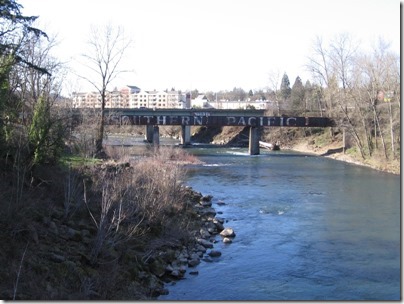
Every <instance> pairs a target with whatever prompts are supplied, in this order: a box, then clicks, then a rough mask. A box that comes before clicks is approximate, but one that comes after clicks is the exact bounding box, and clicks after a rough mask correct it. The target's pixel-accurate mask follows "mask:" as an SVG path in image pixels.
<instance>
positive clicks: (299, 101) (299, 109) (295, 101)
mask: <svg viewBox="0 0 404 304" xmlns="http://www.w3.org/2000/svg"><path fill="white" fill-rule="evenodd" d="M304 97H305V88H304V86H303V83H302V80H301V78H300V77H299V76H297V77H296V80H295V83H294V84H293V87H292V91H291V96H290V98H291V101H292V110H293V111H295V112H296V113H297V114H301V113H303V112H304V111H305V108H306V106H305V101H304Z"/></svg>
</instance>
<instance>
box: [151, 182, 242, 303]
mask: <svg viewBox="0 0 404 304" xmlns="http://www.w3.org/2000/svg"><path fill="white" fill-rule="evenodd" d="M188 189H189V190H190V191H192V192H193V198H194V202H195V204H194V205H193V210H194V212H196V214H197V218H198V221H199V223H200V225H199V226H200V229H199V230H195V231H193V232H192V234H193V240H191V241H190V242H189V244H188V245H187V246H182V247H181V248H174V247H173V248H168V249H167V250H166V251H165V252H162V253H161V254H160V255H159V257H158V258H157V259H154V261H153V262H152V264H151V265H152V267H151V270H152V273H153V274H154V275H155V276H156V277H158V278H159V279H160V280H161V281H163V282H165V283H171V282H173V281H177V280H180V279H182V278H183V277H184V275H185V274H186V272H187V271H188V272H189V274H190V275H198V273H199V271H198V270H197V269H196V266H197V265H199V264H200V263H201V262H202V261H203V262H213V261H214V259H215V258H218V257H220V256H221V254H222V253H221V252H220V251H219V250H215V249H214V244H215V243H216V242H218V241H217V238H216V236H217V235H220V236H221V240H222V241H223V242H224V243H231V242H232V239H233V238H234V237H235V236H236V235H235V232H234V230H233V229H232V228H230V227H227V228H225V227H224V219H223V218H221V217H217V216H216V211H215V209H214V208H213V207H212V196H210V195H207V196H203V195H202V194H201V193H199V192H196V191H194V190H192V188H188ZM221 204H224V203H223V202H221ZM166 257H171V258H168V259H167V258H166ZM164 294H168V290H167V289H166V288H155V293H154V295H155V296H158V295H164Z"/></svg>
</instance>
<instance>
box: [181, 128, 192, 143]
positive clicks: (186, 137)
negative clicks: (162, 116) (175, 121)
mask: <svg viewBox="0 0 404 304" xmlns="http://www.w3.org/2000/svg"><path fill="white" fill-rule="evenodd" d="M189 144H191V126H185V125H182V126H181V145H183V146H187V145H189Z"/></svg>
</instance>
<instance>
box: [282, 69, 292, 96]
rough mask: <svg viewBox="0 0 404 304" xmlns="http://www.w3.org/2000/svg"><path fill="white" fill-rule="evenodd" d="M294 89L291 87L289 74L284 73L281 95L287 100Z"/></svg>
mask: <svg viewBox="0 0 404 304" xmlns="http://www.w3.org/2000/svg"><path fill="white" fill-rule="evenodd" d="M291 91H292V89H291V88H290V81H289V77H288V75H287V74H286V73H285V74H283V77H282V82H281V95H282V97H283V100H284V101H285V102H286V101H287V100H288V98H289V97H290V94H291Z"/></svg>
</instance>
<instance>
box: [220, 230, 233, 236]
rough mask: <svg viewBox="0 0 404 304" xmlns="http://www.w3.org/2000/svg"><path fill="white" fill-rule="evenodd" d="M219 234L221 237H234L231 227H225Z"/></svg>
mask: <svg viewBox="0 0 404 304" xmlns="http://www.w3.org/2000/svg"><path fill="white" fill-rule="evenodd" d="M220 235H221V236H223V237H235V236H236V234H235V233H234V230H233V228H225V229H224V230H223V231H221V232H220Z"/></svg>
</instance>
